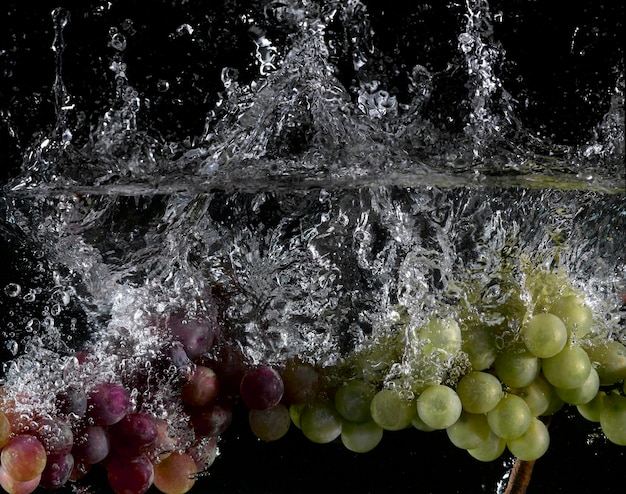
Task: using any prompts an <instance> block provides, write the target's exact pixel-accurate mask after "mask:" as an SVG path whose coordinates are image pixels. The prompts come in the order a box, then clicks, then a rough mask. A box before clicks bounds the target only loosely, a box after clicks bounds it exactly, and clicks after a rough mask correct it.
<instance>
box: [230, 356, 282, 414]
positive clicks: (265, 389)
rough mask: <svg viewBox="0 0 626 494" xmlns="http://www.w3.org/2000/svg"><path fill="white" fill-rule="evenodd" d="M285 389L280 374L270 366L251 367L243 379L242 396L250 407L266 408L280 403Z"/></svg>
mask: <svg viewBox="0 0 626 494" xmlns="http://www.w3.org/2000/svg"><path fill="white" fill-rule="evenodd" d="M284 391H285V386H284V384H283V380H282V379H281V377H280V375H279V374H278V372H276V371H275V370H274V369H272V368H271V367H268V366H261V367H256V368H254V369H251V370H250V371H248V372H247V373H246V375H245V376H244V377H243V379H242V380H241V386H240V393H241V398H242V399H243V401H244V403H245V404H246V405H247V406H248V408H256V409H258V410H264V409H266V408H271V407H273V406H275V405H278V403H279V402H280V400H281V398H282V397H283V393H284Z"/></svg>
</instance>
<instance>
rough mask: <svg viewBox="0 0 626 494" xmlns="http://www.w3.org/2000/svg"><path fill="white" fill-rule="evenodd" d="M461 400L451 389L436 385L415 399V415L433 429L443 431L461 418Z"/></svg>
mask: <svg viewBox="0 0 626 494" xmlns="http://www.w3.org/2000/svg"><path fill="white" fill-rule="evenodd" d="M462 410H463V406H462V405H461V399H460V398H459V395H457V394H456V391H454V390H453V389H452V388H449V387H448V386H444V385H443V384H436V385H435V386H431V387H429V388H427V389H426V390H424V392H423V393H422V394H421V395H419V397H418V398H417V414H418V415H419V417H420V418H421V419H422V420H423V421H424V423H425V424H426V425H428V426H430V427H432V428H433V429H445V428H447V427H450V426H451V425H452V424H454V423H455V422H456V421H457V420H459V417H460V416H461V411H462Z"/></svg>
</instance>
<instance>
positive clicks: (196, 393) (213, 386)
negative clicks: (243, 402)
mask: <svg viewBox="0 0 626 494" xmlns="http://www.w3.org/2000/svg"><path fill="white" fill-rule="evenodd" d="M218 393H219V383H218V380H217V376H216V375H215V372H213V370H211V369H209V368H208V367H204V366H202V365H196V368H195V369H194V371H193V374H192V375H191V379H190V381H189V382H188V383H187V384H185V385H184V386H183V389H182V393H181V397H182V399H183V402H185V403H187V404H188V405H192V406H203V405H208V404H209V403H211V402H212V401H214V400H215V399H216V398H217V395H218Z"/></svg>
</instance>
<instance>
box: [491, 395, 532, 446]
mask: <svg viewBox="0 0 626 494" xmlns="http://www.w3.org/2000/svg"><path fill="white" fill-rule="evenodd" d="M531 419H532V415H531V413H530V408H529V407H528V405H527V404H526V402H525V401H524V400H523V399H522V398H520V397H519V396H517V395H514V394H507V395H505V396H504V398H502V399H501V400H500V403H498V404H497V405H496V407H495V408H494V409H493V410H491V411H490V412H488V413H487V422H488V423H489V427H490V428H491V430H492V432H493V433H494V434H496V435H497V436H500V437H501V438H502V439H515V438H516V437H520V436H521V435H522V434H524V432H526V430H527V429H528V426H529V425H530V421H531Z"/></svg>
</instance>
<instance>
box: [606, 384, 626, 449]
mask: <svg viewBox="0 0 626 494" xmlns="http://www.w3.org/2000/svg"><path fill="white" fill-rule="evenodd" d="M600 427H602V432H604V435H605V436H606V437H607V438H608V439H609V441H611V442H612V443H615V444H617V445H619V446H626V396H620V395H618V394H616V393H610V394H607V395H606V396H605V397H604V399H603V401H602V411H601V412H600Z"/></svg>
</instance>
